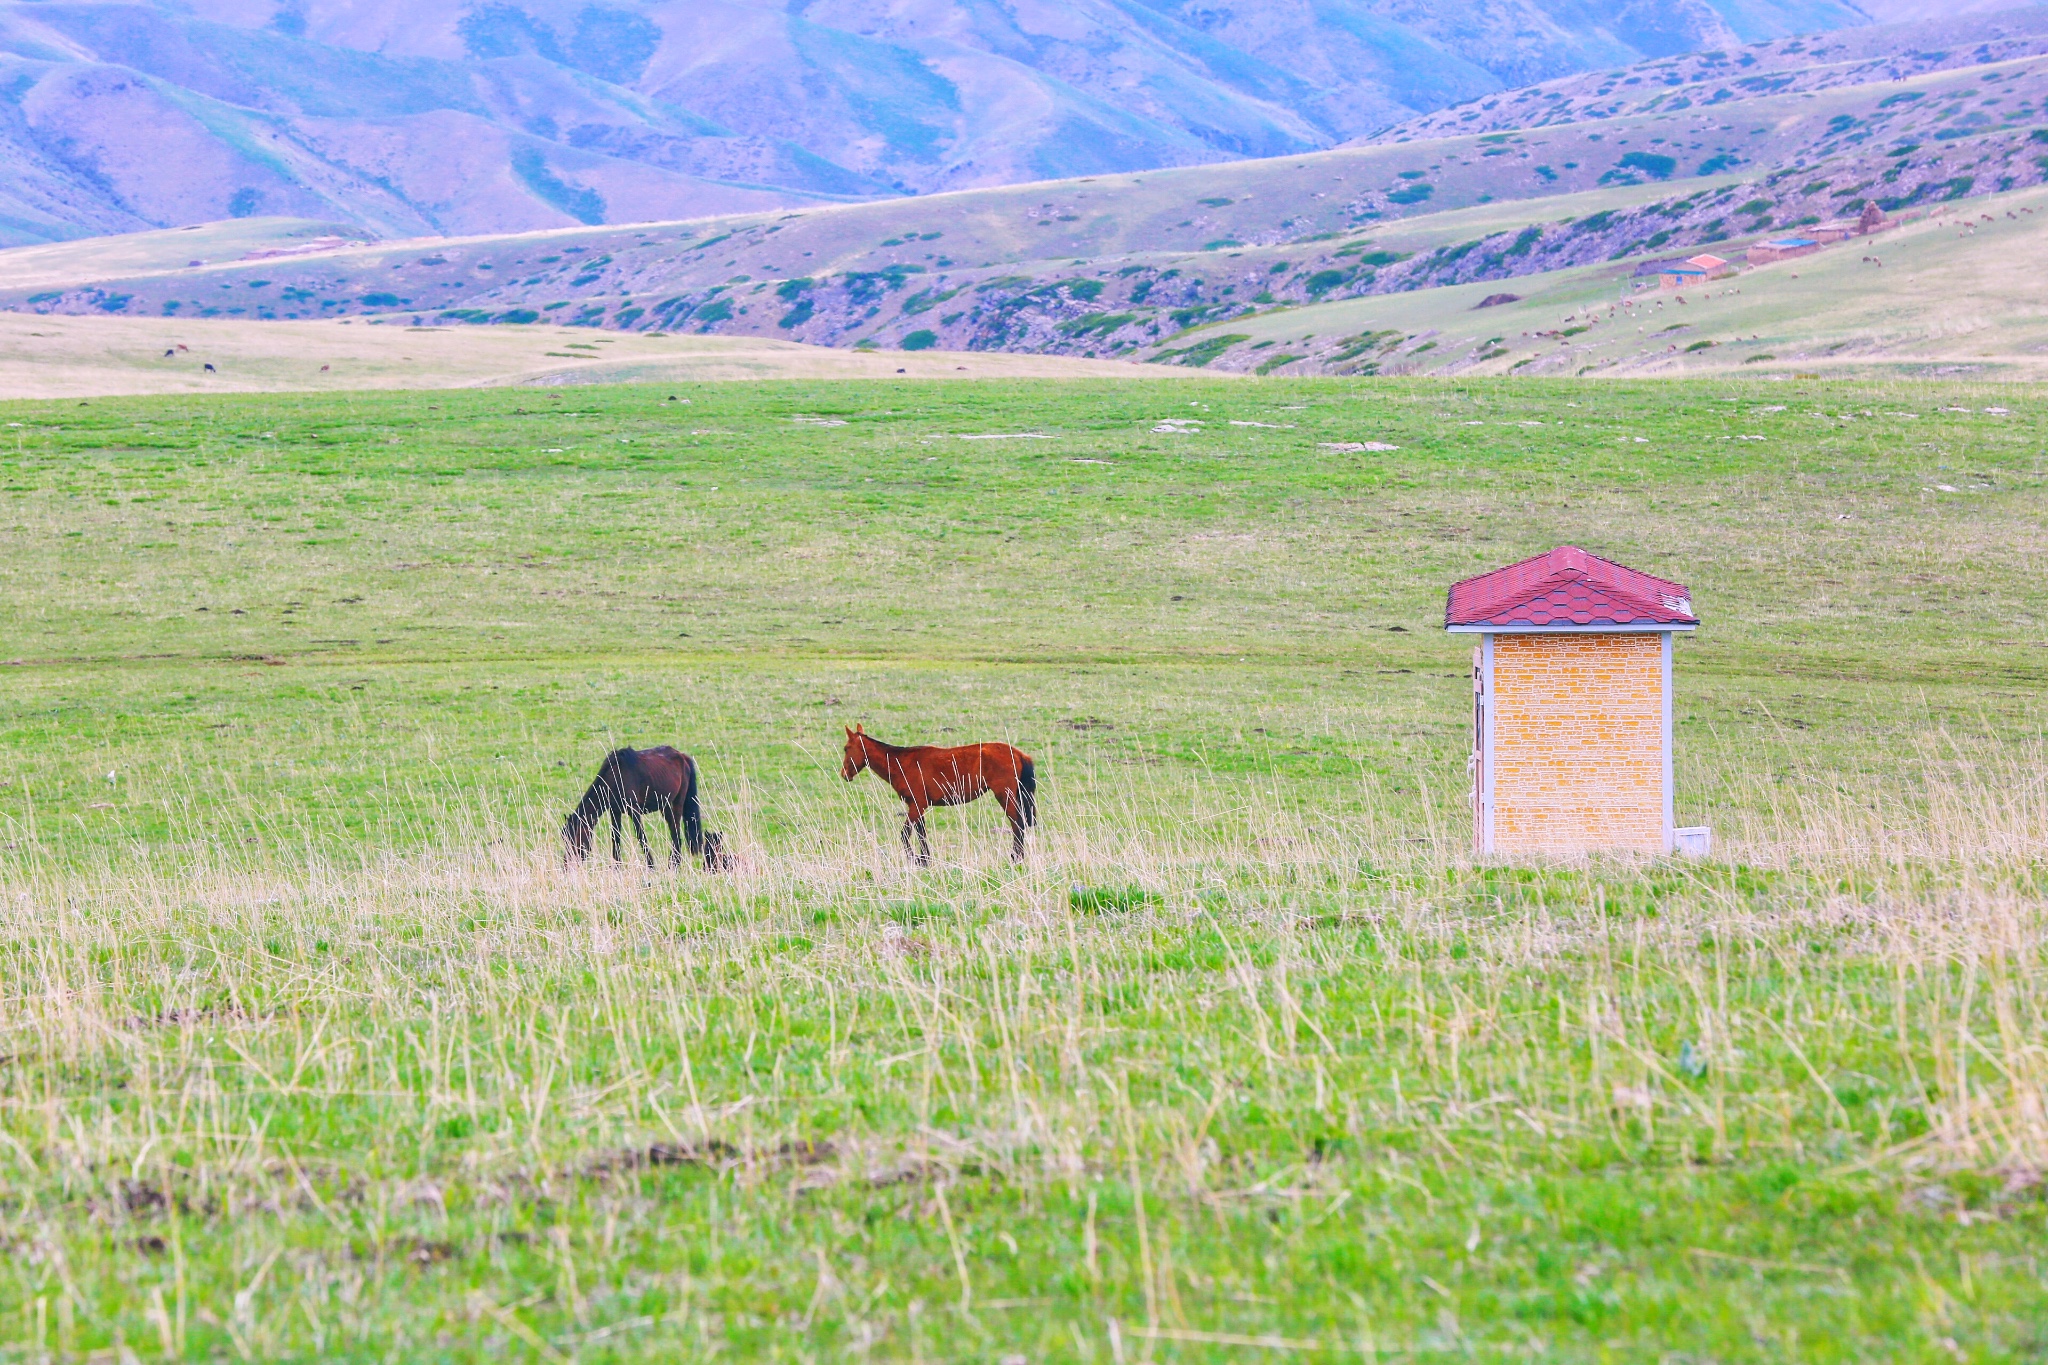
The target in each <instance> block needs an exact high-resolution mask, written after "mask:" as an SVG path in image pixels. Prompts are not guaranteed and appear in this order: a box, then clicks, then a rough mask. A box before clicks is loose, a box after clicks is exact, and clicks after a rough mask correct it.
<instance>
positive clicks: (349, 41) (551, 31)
mask: <svg viewBox="0 0 2048 1365" xmlns="http://www.w3.org/2000/svg"><path fill="white" fill-rule="evenodd" d="M1902 6H1904V7H1905V8H1911V9H1918V8H1924V6H1921V5H1908V4H1906V0H1858V2H1857V3H1852V2H1851V0H1775V3H1773V2H1772V0H1035V2H1034V0H1012V2H1010V3H1004V2H1002V0H653V2H651V3H633V0H471V2H470V3H458V2H456V0H413V2H412V3H405V4H400V3H396V0H349V2H348V3H344V2H343V0H155V3H83V2H81V0H0V91H4V92H5V95H6V98H5V99H4V100H0V244H13V243H27V242H36V241H49V240H58V239H64V238H71V237H78V236H84V235H93V234H101V233H114V232H129V231H135V230H139V229H144V228H150V227H163V226H173V225H178V224H184V223H194V222H202V221H209V220H218V219H223V218H230V217H248V216H254V215H292V216H298V217H304V218H309V219H318V220H323V221H327V222H334V223H340V224H346V225H351V226H353V227H355V228H356V229H358V230H360V231H362V232H364V233H366V234H371V235H377V236H385V237H394V236H418V235H433V234H464V233H485V232H511V231H522V230H530V229H539V228H551V227H562V226H570V225H575V224H579V223H582V224H596V223H622V222H637V221H648V220H655V219H675V218H683V217H698V216H704V215H710V214H719V213H734V212H747V211H753V210H762V209H768V208H773V207H779V206H788V205H802V204H807V203H818V202H823V201H843V200H856V199H871V198H889V197H898V196H902V195H907V194H924V193H930V192H933V191H938V190H948V189H961V188H970V187H980V186H990V185H999V184H1011V183H1017V182H1021V181H1031V180H1041V179H1052V178H1059V177H1074V176H1086V175H1092V174H1109V173H1116V172H1125V171H1131V170H1137V169H1145V168H1154V167H1171V166H1190V165H1199V164H1203V163H1209V162H1216V161H1225V160H1233V159H1240V158H1251V157H1268V156H1278V155H1287V154H1292V153H1297V152H1303V151H1308V150H1313V149H1318V148H1325V147H1331V146H1335V145H1338V144H1342V143H1345V142H1347V141H1351V140H1353V139H1356V138H1359V137H1361V136H1363V135H1366V134H1370V133H1372V132H1374V131H1375V130H1379V129H1383V128H1386V127H1388V126H1390V125H1394V124H1397V123H1401V122H1403V121H1404V120H1408V119H1411V118H1413V117H1414V116H1416V115H1418V114H1426V113H1429V112H1431V111H1436V110H1441V109H1443V108H1445V107H1446V106H1450V105H1455V104H1458V103H1460V102H1464V101H1471V100H1474V99H1483V97H1485V96H1488V95H1490V94H1493V93H1496V92H1500V91H1504V90H1508V89H1511V88H1516V87H1522V86H1527V85H1530V84H1532V83H1537V82H1541V81H1545V80H1550V79H1553V78H1557V77H1561V76H1568V75H1571V74H1573V73H1578V72H1587V71H1595V70H1601V69H1606V68H1613V67H1620V66H1625V65H1627V64H1630V63H1633V62H1638V61H1640V60H1642V59H1644V58H1646V57H1651V58H1654V57H1663V56H1670V55H1674V54H1679V53H1688V52H1697V51H1703V50H1714V49H1722V48H1732V47H1734V46H1738V45H1741V44H1744V43H1754V42H1758V41H1762V40H1767V39H1774V38H1779V37H1782V36H1785V35H1788V34H1796V33H1811V32H1823V31H1831V30H1844V29H1853V28H1856V27H1859V26H1863V25H1867V24H1869V23H1870V22H1871V21H1872V18H1873V15H1876V16H1877V17H1884V18H1891V17H1897V16H1896V15H1894V14H1892V13H1891V11H1892V10H1897V9H1899V8H1901V7H1902ZM1971 7H1973V6H1972V5H1971V3H1970V0H1960V3H1957V4H1951V5H1945V6H1944V9H1945V10H1951V11H1953V10H1959V9H1962V8H1971Z"/></svg>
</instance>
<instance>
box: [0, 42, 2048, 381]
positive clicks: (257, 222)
mask: <svg viewBox="0 0 2048 1365" xmlns="http://www.w3.org/2000/svg"><path fill="white" fill-rule="evenodd" d="M2044 183H2048V7H2035V8H2030V9H2023V10H2013V11H2007V12H2000V13H1994V14H1982V15H1975V16H1971V15H1963V16H1951V17H1947V18H1940V19H1935V20H1930V21H1926V22H1922V23H1918V24H1912V25H1902V26H1892V27H1889V28H1873V27H1860V28H1856V29H1843V30H1837V31H1835V32H1832V33H1829V34H1826V35H1822V36H1818V37H1813V36H1808V37H1793V38H1782V39H1774V40H1770V41H1766V42H1762V43H1756V44H1750V45H1747V46H1741V47H1729V48H1721V49H1712V50H1708V51H1703V52H1697V53H1687V54H1681V55H1678V56H1669V57H1658V58H1652V59H1647V60H1644V61H1640V62H1637V63H1634V64H1631V65H1628V66H1623V67H1617V68H1607V69H1605V70H1603V71H1601V72H1599V73H1597V74H1585V75H1572V76H1565V77H1560V78H1558V79H1556V80H1553V81H1548V82H1544V83H1541V84H1538V85H1534V86H1527V87H1523V88H1521V89H1518V90H1513V91H1505V92H1492V93H1488V94H1487V95H1485V96H1483V97H1480V98H1477V99H1475V100H1472V101H1468V102H1466V103H1464V104H1462V105H1460V106H1456V107H1452V108H1447V109H1443V110H1439V111H1436V112H1434V113H1428V114H1423V115H1418V116H1416V117H1414V118H1411V119H1409V120H1407V121H1406V122H1404V123H1401V124H1397V125H1395V126H1394V127H1392V128H1389V129H1385V130H1383V131H1381V132H1380V133H1378V134H1377V135H1375V136H1373V137H1371V138H1367V139H1357V140H1353V141H1351V142H1347V143H1345V144H1343V145H1340V146H1337V147H1333V148H1328V149H1323V150H1314V151H1303V152H1293V153H1289V154H1287V155H1283V156H1275V157H1266V158H1261V159H1255V160H1239V161H1231V162H1227V163H1221V164H1206V165H1196V166H1183V167H1173V168H1167V169H1159V170H1143V171H1125V172H1113V173H1101V174H1091V175H1083V176H1076V177H1072V178H1069V179H1066V180H1059V181H1035V182H1031V183H1028V184H1018V185H1007V186H992V187H983V188H975V189H968V190H960V191H953V192H948V193H941V194H929V195H917V196H907V197H906V196H901V195H894V196H885V197H881V198H877V199H874V200H871V201H868V202H862V203H850V204H822V205H818V204H814V205H808V206H798V207H787V206H777V207H773V208H768V209H758V210H752V211H748V212H743V213H737V214H728V215H722V216H715V217H708V218H696V219H693V220H690V221H687V222H649V223H640V224H635V225H606V224H594V225H585V224H580V223H571V224H570V225H567V226H564V227H558V228H552V229H546V230H539V231H527V232H520V233H509V234H495V235H476V236H470V237H465V238H460V239H431V240H421V239H418V238H414V239H412V240H403V241H390V240H383V241H364V240H361V238H362V236H363V234H362V233H361V232H360V230H358V229H353V228H351V227H350V226H349V225H348V224H346V223H336V222H334V221H332V220H331V219H325V220H323V219H297V218H283V217H253V218H248V219H230V220H226V221H223V222H218V223H214V224H211V225H208V226H204V227H187V228H181V229H173V230H163V231H156V232H144V233H134V234H129V235H125V236H116V237H102V238H97V239H93V240H90V241H83V242H63V243H54V244H46V245H39V246H27V247H22V248H18V249H16V250H13V251H8V252H5V253H0V309H5V310H11V311H29V312H35V313H44V314H52V313H55V314H65V313H68V314H110V315H120V316H125V317H129V318H152V319H156V320H158V323H159V325H160V326H161V327H162V328H163V335H164V337H165V340H166V344H169V342H171V341H173V340H175V339H176V338H177V336H178V334H179V329H181V328H182V327H183V326H184V325H185V324H186V323H187V322H189V321H193V320H203V319H214V318H218V319H247V320H267V319H275V320H278V321H291V320H301V321H304V320H310V319H315V318H343V319H361V320H363V321H364V322H366V323H367V324H368V325H373V326H403V327H417V328H428V329H432V328H437V327H473V326H498V327H511V328H518V327H526V326H533V325H535V324H539V323H543V322H553V323H561V324H567V325H569V326H571V327H575V328H579V329H588V331H589V333H590V334H591V337H592V339H591V340H590V341H589V342H588V343H585V342H582V341H578V342H575V343H565V344H569V345H571V347H572V350H570V351H568V352H557V351H542V352H537V356H536V358H537V359H539V357H540V356H546V357H549V358H553V359H560V358H563V357H564V356H567V357H569V358H571V359H573V358H574V355H575V354H576V353H577V352H578V351H584V350H590V349H592V348H596V347H602V346H603V345H606V344H608V343H606V342H605V341H604V340H603V334H605V333H612V334H617V333H621V332H659V333H664V334H675V333H695V334H713V335H726V336H732V335H750V336H755V337H772V338H778V339H787V340H791V341H801V342H807V343H811V344H814V345H823V346H852V347H875V348H881V349H888V350H904V351H920V350H945V351H1029V352H1038V353H1054V354H1064V355H1071V356H1080V357H1084V358H1086V357H1094V358H1112V357H1116V358H1130V359H1146V360H1156V361H1162V362H1165V363H1173V364H1182V365H1212V364H1213V365H1215V366H1216V367H1218V368H1223V369H1229V368H1258V369H1260V370H1261V371H1262V372H1274V373H1277V372H1281V371H1282V370H1284V371H1285V372H1286V373H1316V372H1334V373H1362V372H1364V367H1369V366H1370V367H1380V366H1382V365H1383V364H1384V363H1387V360H1386V357H1385V356H1383V355H1381V354H1380V353H1379V349H1378V348H1379V346H1380V343H1379V342H1374V343H1373V344H1372V345H1367V344H1366V343H1365V341H1363V340H1361V337H1363V335H1364V332H1361V331H1360V330H1359V324H1358V323H1357V319H1358V318H1360V317H1365V316H1371V315H1383V316H1387V317H1391V318H1399V317H1402V316H1409V317H1420V316H1423V315H1426V314H1431V313H1432V312H1433V311H1434V312H1440V311H1441V310H1440V309H1433V308H1432V307H1431V306H1422V305H1417V306H1416V307H1405V306H1401V305H1397V304H1395V303H1393V302H1392V300H1395V299H1398V298H1402V297H1405V296H1410V295H1421V294H1441V293H1442V291H1443V290H1445V289H1447V288H1448V289H1453V290H1457V289H1468V288H1472V287H1475V286H1482V285H1483V286H1485V289H1484V290H1482V291H1481V292H1480V293H1479V294H1478V295H1475V296H1474V297H1472V298H1470V299H1467V300H1466V301H1465V303H1464V304H1462V305H1460V307H1463V308H1466V309H1468V310H1469V308H1470V306H1471V305H1472V304H1473V303H1476V302H1477V301H1478V299H1479V298H1481V297H1484V296H1485V295H1486V294H1488V293H1495V292H1498V293H1502V294H1509V295H1512V294H1519V293H1521V292H1522V289H1523V287H1524V286H1522V285H1520V284H1510V285H1508V287H1506V288H1502V287H1501V285H1502V284H1505V283H1507V282H1512V281H1519V280H1522V279H1525V278H1529V277H1546V278H1550V279H1552V280H1553V282H1554V280H1555V279H1556V278H1560V275H1559V272H1564V275H1566V276H1569V277H1570V278H1572V279H1575V280H1579V281H1580V282H1581V283H1582V284H1589V285H1590V287H1591V288H1593V289H1594V290H1595V291H1596V292H1598V293H1601V294H1603V295H1606V296H1609V297H1616V296H1621V295H1625V294H1626V293H1627V292H1628V291H1629V290H1630V287H1631V282H1632V281H1634V280H1637V279H1639V278H1642V277H1645V276H1647V275H1649V274H1652V273H1654V272H1655V269H1656V267H1657V265H1658V263H1659V262H1660V261H1668V260H1670V259H1672V258H1674V257H1676V258H1683V257H1686V256H1690V255H1693V254H1696V253H1698V252H1700V251H1702V250H1711V251H1714V252H1716V253H1718V254H1722V255H1724V256H1735V255H1738V254H1740V253H1741V252H1742V251H1743V250H1744V249H1745V248H1746V247H1748V246H1749V245H1751V244H1754V243H1756V242H1758V241H1760V240H1765V239H1768V238H1770V237H1773V236H1777V235H1782V234H1785V233H1788V232H1789V233H1795V234H1796V233H1799V232H1802V231H1804V230H1806V229H1808V228H1813V227H1818V226H1820V225H1821V224H1824V223H1829V222H1833V221H1837V220H1841V219H1844V218H1855V217H1857V216H1859V215H1860V214H1862V213H1863V212H1864V211H1865V210H1867V209H1869V208H1871V207H1872V206H1873V205H1874V206H1875V207H1876V208H1877V209H1878V210H1880V211H1881V212H1882V213H1883V214H1886V215H1895V216H1897V217H1899V218H1902V219H1906V218H1911V219H1915V220H1918V221H1921V222H1923V223H1925V222H1929V221H1931V220H1933V219H1936V218H1939V219H1941V220H1942V221H1944V222H1952V223H1953V224H1954V226H1955V230H1956V231H1958V232H1963V233H1970V232H1974V231H1976V226H1975V224H1976V223H1977V222H1982V223H1986V224H1989V223H1990V222H1992V221H1993V220H1992V219H1991V218H1990V217H1987V216H1985V215H1984V214H1983V213H1982V211H1981V210H1971V209H1970V208H1969V203H1970V201H1972V200H1974V199H1976V198H1978V197H1980V196H1986V195H1997V194H2001V193H2005V192H2009V191H2015V190H2024V189H2028V188H2031V187H2036V186H2040V185H2042V184H2044ZM1987 207H1988V206H1987ZM1999 211H2000V212H2001V213H2004V214H2005V215H2006V216H2005V217H2003V218H2000V219H1998V220H1997V221H1998V222H2000V223H2008V222H2009V223H2017V222H2019V221H2020V218H2021V215H2022V212H2024V214H2025V216H2026V217H2027V218H2029V219H2031V217H2032V215H2033V212H2034V211H2035V210H2034V207H2033V205H2032V203H2031V201H2030V202H2029V203H2028V204H2024V205H2021V206H2019V207H2011V206H1999ZM2011 240H2013V241H2015V242H2020V241H2029V242H2030V241H2031V240H2032V238H2031V237H2028V238H2024V239H2023V238H2019V237H2014V238H2012V239H2011ZM1886 254H1889V249H1888V248H1887V249H1886ZM1866 260H1868V261H1870V262H1871V264H1869V265H1868V271H1869V272H1873V274H1874V272H1876V271H1879V270H1882V269H1884V267H1883V266H1882V265H1881V264H1878V263H1876V262H1877V260H1878V258H1877V257H1876V256H1866ZM1861 263H1862V262H1859V264H1861ZM2019 268H2022V269H2023V268H2024V262H2022V263H2020V266H2019ZM1786 273H1787V274H1788V275H1796V274H1797V273H1798V272H1797V271H1796V270H1795V271H1788V272H1786ZM1852 277H1853V272H1852ZM1884 278H1890V277H1889V276H1886V277H1884ZM1531 287H1532V288H1535V289H1537V290H1539V291H1540V290H1542V289H1547V288H1549V287H1551V286H1549V285H1543V284H1538V285H1534V286H1531ZM1986 294H1987V291H1986V290H1985V289H1983V288H1978V289H1976V291H1975V294H1974V295H1973V296H1975V297H1983V296H1986ZM1461 297H1462V296H1461ZM1376 299H1384V300H1387V301H1388V302H1386V303H1384V304H1381V303H1374V302H1370V301H1372V300H1376ZM1332 309H1335V310H1337V311H1338V312H1339V313H1342V314H1343V315H1345V316H1346V317H1349V318H1351V319H1353V321H1352V322H1349V323H1346V324H1345V325H1346V327H1347V328H1348V330H1347V331H1345V332H1343V333H1341V334H1333V333H1331V332H1329V331H1328V330H1327V329H1326V328H1324V327H1323V326H1322V325H1320V324H1318V323H1317V322H1316V321H1315V319H1317V318H1319V317H1325V316H1328V315H1329V314H1330V311H1331V310H1332ZM1382 310H1385V311H1384V313H1382ZM1297 315H1299V316H1300V317H1301V318H1302V319H1303V321H1302V324H1301V330H1300V331H1299V332H1295V333H1293V334H1291V335H1290V334H1288V329H1290V328H1291V327H1292V323H1290V322H1289V321H1288V319H1290V318H1292V317H1294V316H1297ZM1431 325H1436V324H1431ZM1474 325H1479V324H1476V323H1475V324H1474ZM1402 326H1403V327H1407V324H1406V323H1403V324H1402ZM1276 328H1278V329H1280V330H1279V331H1278V332H1276V331H1275V330H1274V329H1276ZM1219 329H1220V330H1219ZM1488 329H1489V330H1491V325H1490V324H1489V327H1488ZM1365 330H1366V331H1375V334H1378V333H1388V332H1390V328H1389V327H1377V328H1366V329H1365ZM1413 330H1414V329H1413V328H1409V330H1408V331H1406V332H1402V333H1401V335H1410V334H1411V333H1412V332H1413ZM1550 330H1555V329H1550ZM1318 338H1319V339H1318ZM1413 339H1414V341H1415V344H1417V345H1418V346H1419V345H1422V344H1424V343H1425V342H1426V341H1427V338H1424V337H1421V336H1415V337H1414V338H1413ZM1509 339H1510V338H1506V337H1505V334H1503V335H1502V337H1497V338H1496V340H1502V341H1503V344H1505V341H1506V340H1509ZM1382 340H1384V337H1382ZM1472 340H1474V341H1475V342H1476V341H1478V340H1480V338H1478V337H1475V338H1472ZM1553 340H1555V341H1557V342H1558V344H1559V345H1560V346H1562V344H1563V343H1564V342H1565V341H1567V340H1569V337H1565V336H1559V337H1556V338H1553ZM1668 340H1669V339H1668V338H1667V340H1666V342H1665V343H1660V345H1664V344H1668ZM1340 341H1341V342H1342V343H1343V344H1341V345H1340V344H1338V343H1339V342H1340ZM1311 343H1313V344H1311ZM1262 348H1263V350H1262ZM1360 348H1362V349H1360ZM1495 349H1498V348H1494V347H1490V346H1481V347H1479V351H1478V352H1474V353H1472V354H1467V351H1469V350H1470V348H1466V350H1461V351H1459V352H1458V354H1457V356H1456V357H1453V356H1449V355H1445V356H1435V358H1434V360H1432V361H1431V362H1430V363H1437V362H1443V363H1451V362H1452V361H1453V360H1456V363H1459V364H1464V363H1466V362H1468V361H1469V362H1471V363H1475V364H1476V363H1482V362H1481V360H1478V359H1474V355H1478V354H1480V353H1486V352H1490V351H1492V350H1495ZM1510 349H1511V348H1510ZM158 354H160V352H155V353H152V354H150V355H148V356H144V357H141V359H146V360H152V361H153V360H154V358H155V356H156V355H158ZM1416 354H1417V355H1430V356H1434V354H1435V353H1434V352H1426V353H1425V352H1421V351H1418V352H1417V353H1416ZM1522 359H1526V356H1516V357H1515V362H1516V363H1519V361H1520V360H1522ZM1502 360H1503V357H1502V356H1501V355H1493V356H1491V358H1490V359H1485V360H1484V363H1488V364H1491V363H1495V362H1499V361H1502ZM1404 363H1405V362H1404ZM1532 363H1534V362H1532ZM1544 363H1545V364H1548V363H1549V362H1548V361H1546V362H1544ZM580 372H581V371H579V373H580Z"/></svg>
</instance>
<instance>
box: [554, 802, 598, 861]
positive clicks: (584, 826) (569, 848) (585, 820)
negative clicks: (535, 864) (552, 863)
mask: <svg viewBox="0 0 2048 1365" xmlns="http://www.w3.org/2000/svg"><path fill="white" fill-rule="evenodd" d="M596 826H597V822H596V821H594V820H592V819H591V818H590V817H589V816H587V815H585V814H584V813H583V812H582V811H580V810H572V811H570V812H569V814H568V815H567V816H566V817H565V818H564V819H563V821H562V864H563V866H565V867H566V866H568V865H569V864H571V863H579V862H582V861H583V859H585V858H587V857H588V856H590V835H591V831H592V830H594V829H595V828H596Z"/></svg>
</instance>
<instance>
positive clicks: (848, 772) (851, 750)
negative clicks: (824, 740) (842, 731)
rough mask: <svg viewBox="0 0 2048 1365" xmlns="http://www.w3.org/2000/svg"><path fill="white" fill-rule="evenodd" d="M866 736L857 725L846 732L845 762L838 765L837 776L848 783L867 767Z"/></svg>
mask: <svg viewBox="0 0 2048 1365" xmlns="http://www.w3.org/2000/svg"><path fill="white" fill-rule="evenodd" d="M866 740H867V736H866V735H865V734H863V733H862V732H861V728H860V726H858V725H855V726H851V727H849V728H848V729H847V731H846V761H845V762H843V763H841V764H840V765H839V775H840V776H841V777H843V778H845V779H846V780H847V781H848V782H851V781H853V779H854V778H856V777H859V776H860V770H861V769H862V768H865V767H867V766H868V746H867V743H866Z"/></svg>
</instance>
